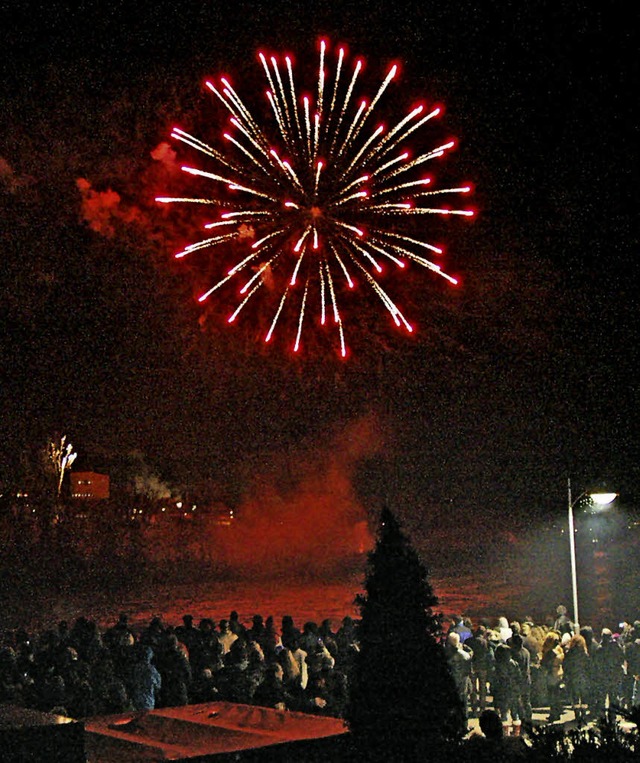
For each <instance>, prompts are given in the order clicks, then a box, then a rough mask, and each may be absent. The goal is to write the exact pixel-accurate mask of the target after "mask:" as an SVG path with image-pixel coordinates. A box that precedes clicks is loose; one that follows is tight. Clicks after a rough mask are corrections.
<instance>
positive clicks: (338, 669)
mask: <svg viewBox="0 0 640 763" xmlns="http://www.w3.org/2000/svg"><path fill="white" fill-rule="evenodd" d="M447 625H448V627H447V628H446V629H445V633H444V634H443V636H442V639H443V649H444V650H445V653H446V655H447V659H448V663H449V666H450V669H451V674H452V676H453V678H454V680H455V683H456V686H457V688H458V691H459V694H460V698H461V700H462V702H463V705H464V708H465V711H466V714H467V717H478V718H481V719H482V718H484V719H485V720H486V719H487V713H488V712H490V713H493V714H494V715H497V717H499V719H500V720H501V722H502V724H503V728H504V731H505V732H506V733H508V734H515V735H518V734H519V733H520V730H521V727H522V725H523V724H524V726H525V727H526V726H527V724H531V722H532V713H533V708H534V707H535V708H548V709H549V712H548V716H547V717H548V721H550V722H553V721H555V720H558V719H559V717H560V714H561V713H562V711H563V710H564V708H566V707H569V708H573V711H574V713H575V718H576V720H577V721H578V722H579V723H580V722H586V721H587V720H588V719H589V718H594V717H598V716H600V715H602V714H604V713H606V712H610V711H612V710H613V709H615V708H623V709H624V708H631V707H633V706H637V705H639V704H640V621H636V622H634V623H632V624H628V623H624V624H622V625H621V626H620V627H619V628H618V629H616V631H615V632H612V631H611V630H610V629H608V628H603V629H602V630H601V631H600V632H599V633H598V634H595V633H594V631H593V629H592V628H590V627H588V626H587V627H582V628H580V629H579V631H578V629H577V628H575V627H574V625H573V624H572V623H571V621H570V619H569V617H568V616H567V613H566V609H565V608H564V607H559V608H558V613H557V618H556V619H555V622H554V621H551V622H548V623H546V624H544V625H541V624H536V623H534V622H533V620H532V619H531V618H529V617H526V618H524V619H523V620H521V621H512V622H508V621H507V619H506V618H504V617H500V618H498V619H497V620H496V621H495V622H494V623H492V622H489V621H482V622H480V623H477V624H474V623H473V622H472V621H471V620H470V619H469V618H465V617H452V618H450V619H449V622H448V623H447ZM401 646H402V645H401V644H399V648H401ZM359 649H360V644H359V640H358V623H357V622H356V621H354V620H353V619H352V618H351V617H345V618H344V619H343V620H342V622H341V623H340V625H339V627H338V628H337V629H336V630H335V631H334V630H333V628H332V623H331V622H330V621H329V620H324V621H323V622H322V623H321V624H320V625H318V624H317V623H315V622H307V623H305V624H304V625H303V626H302V628H300V629H299V628H298V627H296V625H295V623H294V620H293V618H292V617H291V616H285V617H283V618H282V620H281V622H280V623H279V627H277V626H276V624H275V622H274V618H273V617H267V618H266V620H265V619H263V617H262V616H261V615H254V617H253V618H252V621H251V623H246V624H244V623H242V622H241V621H240V619H239V617H238V614H237V612H231V613H230V616H229V618H228V619H223V620H220V621H219V622H214V621H213V620H212V619H209V618H204V619H202V620H200V621H199V623H198V624H197V625H196V623H195V622H194V618H193V617H192V616H190V615H184V617H183V618H182V623H181V624H180V625H177V626H173V625H167V624H165V623H164V622H163V620H162V619H161V618H160V617H154V618H152V619H151V620H150V622H149V623H148V624H146V625H145V626H144V627H143V628H141V629H138V628H135V629H134V628H133V627H131V625H130V623H129V619H128V617H127V615H126V614H121V615H120V616H119V618H118V619H117V621H115V622H114V623H113V624H112V625H110V626H109V627H107V628H104V629H102V630H101V629H100V628H99V627H98V625H97V624H96V623H95V622H93V621H91V620H88V619H86V618H83V617H80V618H78V619H77V620H76V621H75V622H74V623H73V625H72V626H69V624H68V623H67V622H60V623H58V625H57V626H56V627H55V628H53V629H50V630H46V631H43V632H42V633H40V634H37V635H34V636H33V637H32V635H31V634H29V633H27V632H26V631H25V630H23V629H19V630H16V631H12V632H10V633H6V634H4V636H3V638H2V643H1V645H0V703H10V704H15V705H19V706H23V707H30V708H35V709H38V710H41V711H45V712H54V713H59V714H62V715H67V716H70V717H74V718H88V717H91V716H96V715H109V714H117V713H126V712H130V711H140V710H152V709H154V708H160V707H171V706H176V705H186V704H192V703H194V704H195V703H201V702H209V701H216V700H224V701H230V702H239V703H244V704H256V705H263V706H268V707H273V708H278V709H289V710H298V711H303V712H311V713H319V714H327V715H331V716H336V717H342V716H343V715H344V712H345V708H346V702H347V697H348V685H349V675H350V670H351V667H352V665H353V661H354V658H355V656H356V655H357V653H358V651H359Z"/></svg>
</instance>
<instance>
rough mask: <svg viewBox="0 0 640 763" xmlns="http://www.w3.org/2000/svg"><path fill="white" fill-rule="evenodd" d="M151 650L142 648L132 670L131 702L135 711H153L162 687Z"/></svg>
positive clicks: (147, 647)
mask: <svg viewBox="0 0 640 763" xmlns="http://www.w3.org/2000/svg"><path fill="white" fill-rule="evenodd" d="M152 660H153V649H152V648H151V647H150V646H143V647H142V648H141V650H140V656H139V659H138V661H137V662H136V664H135V666H134V668H133V686H132V692H131V701H132V702H133V706H134V708H135V709H136V710H153V709H154V708H155V706H156V699H157V697H158V694H159V693H160V689H161V687H162V678H161V677H160V673H159V672H158V670H157V668H156V667H155V665H153V663H152Z"/></svg>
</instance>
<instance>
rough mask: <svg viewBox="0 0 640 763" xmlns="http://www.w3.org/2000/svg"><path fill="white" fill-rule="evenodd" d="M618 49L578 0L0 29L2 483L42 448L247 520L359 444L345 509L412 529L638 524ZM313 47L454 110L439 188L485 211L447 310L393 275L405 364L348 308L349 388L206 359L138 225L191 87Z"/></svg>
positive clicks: (601, 12)
mask: <svg viewBox="0 0 640 763" xmlns="http://www.w3.org/2000/svg"><path fill="white" fill-rule="evenodd" d="M78 6H79V9H78ZM623 8H624V10H623ZM637 22H638V13H637V11H629V9H628V8H627V7H626V4H622V3H615V2H614V3H609V4H607V5H606V6H602V7H600V6H594V5H593V4H592V3H583V2H574V1H573V0H568V2H562V3H558V2H539V1H537V0H532V1H531V2H526V3H522V2H499V3H481V2H467V1H464V2H449V3H439V4H431V3H424V2H420V3H417V2H415V3H406V4H401V5H396V4H392V3H389V2H373V0H371V1H369V2H360V3H356V2H342V3H313V2H293V1H291V2H286V1H285V0H280V1H278V0H274V1H273V2H268V3H267V2H265V3H262V2H256V3H249V2H234V3H231V4H230V3H219V2H189V1H188V0H186V1H185V2H182V3H170V2H163V0H158V2H154V3H146V2H141V3H135V4H134V3H127V2H110V3H103V2H80V3H74V4H71V3H60V2H52V3H38V2H19V1H18V2H11V3H9V2H4V3H1V4H0V30H1V31H0V50H1V51H2V54H1V59H0V63H1V69H0V71H1V75H2V83H1V95H0V114H1V115H2V118H1V119H0V210H1V219H2V225H1V227H0V251H1V254H2V264H1V265H0V273H1V277H2V294H3V298H2V303H1V304H0V320H1V321H2V334H1V335H0V336H1V340H0V341H1V342H2V353H1V357H2V360H1V363H2V385H3V386H2V396H3V401H2V411H1V413H0V421H1V424H2V432H3V445H2V453H1V458H2V461H3V463H2V472H3V477H5V478H6V477H7V476H8V475H10V474H11V472H12V469H13V465H15V462H16V458H17V457H16V454H17V453H19V452H21V451H22V450H23V449H24V448H25V447H27V446H33V445H34V444H38V443H39V442H43V441H44V439H45V438H46V437H47V436H48V435H49V434H50V433H51V432H55V431H59V432H65V433H66V434H68V436H69V437H70V439H71V440H72V441H73V443H74V445H75V446H76V448H77V450H78V451H79V454H80V456H79V462H78V463H82V464H84V465H86V466H92V467H95V468H109V469H110V470H111V471H112V473H113V474H116V473H118V469H120V470H121V472H122V473H123V474H124V473H125V472H126V470H125V469H124V468H123V462H125V461H127V460H128V461H129V462H131V460H132V459H131V456H130V454H132V453H134V452H135V453H137V454H138V455H137V456H136V459H137V461H136V459H133V460H134V461H136V463H139V462H140V460H144V461H145V462H146V463H147V464H148V465H149V468H151V469H152V470H154V471H156V472H157V473H158V474H160V475H162V476H163V477H164V478H165V479H167V480H168V481H170V482H176V483H178V482H181V483H183V484H189V483H193V482H195V481H198V480H202V479H211V480H213V482H214V483H215V484H216V485H217V486H218V489H219V491H220V494H221V495H222V496H227V497H235V498H236V499H237V498H238V496H239V495H240V494H241V493H242V492H243V491H244V490H245V489H247V487H248V486H249V485H250V484H251V483H252V481H253V477H254V476H255V475H256V474H258V473H259V474H261V475H263V477H261V478H264V479H269V480H270V481H272V482H275V483H277V484H278V485H280V488H281V489H282V490H283V491H284V490H286V489H287V487H288V486H289V484H292V485H295V483H296V468H297V464H305V465H307V466H306V467H305V468H307V467H308V464H309V463H310V462H312V461H313V460H314V458H316V459H317V460H318V461H319V462H321V461H322V460H323V459H325V458H327V454H328V453H331V451H332V443H335V442H337V441H340V442H343V441H344V437H345V436H346V437H347V438H348V437H349V436H350V435H349V433H350V432H353V433H355V434H353V437H354V438H356V437H363V436H364V437H365V439H366V440H367V442H365V443H355V442H354V450H355V452H357V453H358V457H357V465H356V466H355V467H353V475H352V476H353V481H354V483H355V484H356V487H357V491H358V494H359V495H360V496H361V497H362V501H363V503H365V504H367V505H373V506H378V505H379V504H380V503H381V502H383V501H388V502H390V503H391V504H392V505H395V506H397V507H398V508H399V509H400V510H401V512H402V513H403V515H404V516H405V517H407V518H408V520H409V521H410V522H411V523H413V524H414V525H418V524H420V522H421V521H422V520H423V518H424V517H425V516H426V515H427V514H428V513H429V512H438V510H439V511H440V512H442V511H443V509H442V507H443V506H444V507H446V510H447V511H450V510H452V511H453V512H460V514H461V515H463V516H465V517H472V518H476V519H477V521H479V522H482V523H484V522H485V519H484V518H488V520H489V521H490V522H491V523H496V526H498V525H500V526H502V527H503V526H504V523H505V522H507V523H508V522H509V521H510V518H512V517H513V518H516V519H518V521H520V520H521V519H522V518H526V517H527V516H529V515H531V514H533V515H535V516H538V515H541V514H543V513H544V514H546V515H548V514H549V513H550V512H554V511H556V510H557V511H559V512H562V510H563V508H564V500H565V486H566V478H567V476H568V475H571V476H572V478H573V479H574V481H575V483H576V485H578V486H579V487H583V486H586V485H587V483H588V482H589V481H592V480H594V479H608V480H610V481H611V482H612V483H613V484H614V485H615V487H616V488H617V489H619V490H620V491H621V493H622V494H623V496H626V499H627V500H628V501H633V500H634V498H633V496H635V495H637V493H638V487H639V484H638V483H639V480H640V472H639V470H638V455H639V453H638V417H637V408H638V393H637V384H638V383H637V372H638V349H637V331H638V302H637V296H636V294H637V283H638V275H639V266H638V259H637V249H638V241H637V229H636V226H635V222H636V214H637V206H638V204H637V203H638V192H637V187H638V177H637V174H638V173H637V137H638V136H637V133H638V126H637V119H636V117H635V115H634V104H635V103H636V102H637V99H636V97H635V96H634V95H633V90H634V85H635V83H636V82H637V81H638V63H637V61H638V56H637V50H638V23H637ZM320 35H326V36H328V38H329V39H330V40H331V41H334V42H335V43H338V42H345V43H347V44H348V45H349V49H350V51H352V53H354V54H362V55H363V56H364V57H365V58H366V60H367V67H368V71H369V72H370V73H371V76H372V78H373V79H372V80H371V81H373V82H377V81H379V80H380V78H381V76H382V74H383V72H384V71H385V67H386V66H387V64H388V62H389V61H390V60H400V61H401V62H402V64H403V73H402V80H401V84H400V85H399V87H398V89H397V91H396V93H395V95H394V96H393V98H395V99H396V100H397V102H399V103H400V104H401V106H402V108H403V109H404V108H406V106H407V105H409V104H411V103H412V102H413V101H414V100H415V99H417V98H420V97H424V98H425V99H427V100H428V101H431V102H434V101H436V102H443V103H444V104H445V105H446V115H445V122H446V129H448V130H450V131H451V133H452V134H453V135H455V136H457V138H458V139H459V141H460V146H459V150H458V151H457V152H456V153H455V155H454V156H453V157H452V159H451V161H450V169H449V170H448V171H449V172H450V173H451V177H452V178H456V181H457V180H460V179H462V180H471V181H473V183H474V185H475V194H474V199H473V203H474V206H475V207H476V208H477V209H478V212H479V214H478V216H477V219H475V221H474V222H472V223H469V222H466V221H465V222H463V223H462V224H459V223H458V222H456V223H454V224H453V225H451V226H450V227H447V232H446V234H445V236H444V237H445V239H446V244H447V249H448V251H449V252H450V255H449V256H450V258H451V262H452V265H453V267H454V270H455V272H456V273H457V274H459V275H460V276H461V279H462V282H463V285H462V286H461V287H460V288H459V289H457V290H454V291H449V290H446V289H442V288H441V287H440V286H435V285H433V284H432V283H431V282H430V279H429V278H425V277H424V275H423V274H416V276H415V279H416V280H415V283H414V281H413V275H412V279H411V280H409V284H408V285H407V284H406V283H405V285H404V286H402V287H401V288H403V289H405V290H406V291H405V292H403V293H404V294H405V295H406V298H407V299H408V300H409V301H410V303H411V307H412V310H413V311H414V314H415V316H416V322H417V323H418V324H419V326H420V331H419V333H418V334H417V336H416V337H415V338H413V337H412V338H411V339H406V338H404V337H403V336H401V337H397V336H395V335H391V334H387V333H386V330H384V329H381V328H380V327H379V326H378V323H377V321H376V320H375V313H374V311H373V310H372V309H371V308H369V307H368V306H366V305H365V306H363V308H362V312H361V313H359V314H356V315H354V316H353V318H354V320H353V324H354V327H353V332H352V335H351V341H352V342H353V346H354V350H355V352H354V357H353V358H352V359H350V360H349V361H348V362H347V363H346V364H345V363H343V362H342V361H339V360H337V359H336V358H335V357H334V356H332V355H330V354H327V353H326V352H320V348H312V350H317V351H312V352H309V353H307V354H305V355H304V357H302V358H301V359H295V360H293V359H292V358H291V357H290V355H288V354H286V353H282V352H281V351H278V350H277V349H275V350H274V351H271V352H269V353H266V354H265V353H264V352H263V350H262V349H261V348H260V345H259V342H258V341H256V338H255V336H254V334H253V332H252V331H251V328H250V327H249V328H247V327H240V328H238V329H236V328H233V329H229V328H226V327H221V326H220V325H217V324H215V321H211V320H208V321H207V323H206V329H205V330H204V331H203V330H202V329H201V327H200V323H199V322H198V318H199V312H198V308H197V306H196V305H195V303H194V300H193V299H192V290H193V283H192V281H191V280H190V279H191V277H192V275H193V274H189V273H188V272H186V271H179V270H177V269H176V268H175V267H174V264H173V260H172V253H173V251H174V238H176V237H179V231H177V230H176V227H175V226H176V225H177V223H176V221H175V220H174V221H173V222H172V221H171V217H170V216H167V215H164V214H162V213H160V212H159V211H158V210H157V208H156V206H155V205H154V204H153V196H154V195H155V193H157V183H158V176H157V169H155V168H154V165H155V163H154V161H153V160H152V159H151V156H150V154H151V152H152V151H153V149H154V148H155V147H156V146H157V145H158V144H159V143H160V142H161V141H163V140H166V139H167V137H168V133H169V131H170V128H171V126H172V125H173V124H174V123H176V122H180V120H182V121H184V122H186V123H187V124H188V123H193V124H196V123H198V120H200V124H202V123H203V121H204V120H206V116H207V114H208V113H209V112H208V111H207V108H208V106H207V104H208V103H209V99H207V98H206V97H205V95H204V94H203V90H202V81H203V79H204V77H205V76H209V75H215V74H218V73H221V72H225V73H230V74H232V75H233V78H234V82H236V83H237V84H238V85H239V84H240V83H243V82H244V83H246V87H255V86H256V85H257V86H259V87H260V88H262V87H264V85H263V83H262V75H261V72H260V69H259V65H258V63H257V62H256V57H255V54H256V51H257V49H258V48H259V47H261V46H263V47H265V48H267V49H272V50H277V51H280V50H286V51H294V52H296V54H298V55H299V56H301V57H302V56H304V55H306V54H308V53H309V52H313V50H315V46H316V42H317V39H318V38H319V37H320ZM376 78H377V79H376ZM392 102H393V101H392ZM154 173H156V174H154ZM79 180H82V182H81V183H80V185H79V184H78V181H79ZM162 190H163V191H165V192H166V191H167V190H170V189H167V188H164V189H162ZM113 193H116V194H118V196H117V197H115V196H113ZM109 194H111V195H109ZM83 201H84V204H85V206H84V207H83V206H82V205H83ZM91 202H93V204H94V206H93V207H91V206H90V203H91ZM110 203H111V204H112V206H111V207H110V212H109V204H110ZM104 209H106V210H107V211H106V212H105V213H104V216H103V217H99V215H98V212H100V211H101V210H104ZM87 210H93V215H94V216H93V217H91V215H90V214H89V212H88V211H87ZM83 215H84V219H83ZM89 218H90V219H91V220H92V226H91V225H89V224H88V219H89ZM181 220H183V218H181ZM172 226H173V227H172ZM92 227H93V229H92ZM414 286H415V292H413V289H414ZM376 312H378V311H376ZM212 324H213V325H212ZM362 422H366V426H363V425H362ZM374 430H375V433H376V434H375V436H374V435H372V434H371V432H372V431H374ZM363 432H364V435H363ZM345 433H346V434H345ZM350 463H353V461H351V462H350ZM350 468H351V467H350ZM318 469H320V470H321V469H322V466H321V465H320V466H318ZM265 475H266V476H265ZM438 507H440V508H439V509H438ZM454 515H455V516H458V513H456V514H452V516H454ZM481 518H482V519H481Z"/></svg>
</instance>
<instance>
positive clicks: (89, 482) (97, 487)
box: [69, 472, 109, 501]
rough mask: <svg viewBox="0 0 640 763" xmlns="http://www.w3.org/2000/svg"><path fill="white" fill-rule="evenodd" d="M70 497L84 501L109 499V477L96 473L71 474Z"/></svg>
mask: <svg viewBox="0 0 640 763" xmlns="http://www.w3.org/2000/svg"><path fill="white" fill-rule="evenodd" d="M69 477H70V479H71V497H72V498H78V499H82V500H86V501H96V500H98V501H99V500H104V499H105V498H108V497H109V475H108V474H98V473H97V472H71V473H70V475H69Z"/></svg>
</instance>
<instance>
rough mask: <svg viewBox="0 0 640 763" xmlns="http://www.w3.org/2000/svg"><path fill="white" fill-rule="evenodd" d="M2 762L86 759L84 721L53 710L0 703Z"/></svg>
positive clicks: (51, 762) (60, 762) (70, 762)
mask: <svg viewBox="0 0 640 763" xmlns="http://www.w3.org/2000/svg"><path fill="white" fill-rule="evenodd" d="M0 760H1V761H2V763H85V760H86V756H85V749H84V725H83V724H82V723H80V722H79V721H73V720H71V719H70V718H64V717H63V716H60V715H54V714H52V713H41V712H38V711H37V710H27V709H25V708H22V707H15V706H13V705H1V706H0Z"/></svg>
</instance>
